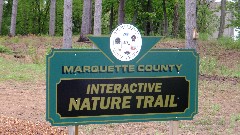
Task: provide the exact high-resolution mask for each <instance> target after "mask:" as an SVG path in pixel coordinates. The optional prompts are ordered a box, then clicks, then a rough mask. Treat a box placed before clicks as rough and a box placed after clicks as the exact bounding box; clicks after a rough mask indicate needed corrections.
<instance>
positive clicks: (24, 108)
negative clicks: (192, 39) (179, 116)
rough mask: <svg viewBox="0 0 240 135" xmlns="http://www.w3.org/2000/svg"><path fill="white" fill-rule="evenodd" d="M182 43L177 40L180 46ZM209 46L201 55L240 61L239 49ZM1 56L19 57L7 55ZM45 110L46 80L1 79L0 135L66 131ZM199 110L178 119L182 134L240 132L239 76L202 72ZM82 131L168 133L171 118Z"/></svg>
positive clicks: (99, 134) (202, 48) (83, 134)
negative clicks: (48, 119)
mask: <svg viewBox="0 0 240 135" xmlns="http://www.w3.org/2000/svg"><path fill="white" fill-rule="evenodd" d="M166 44H168V43H165V44H163V45H166ZM181 46H182V44H178V47H181ZM206 49H208V50H211V48H210V49H209V47H207V46H205V45H204V44H201V45H200V46H199V48H198V50H199V52H200V56H201V57H203V56H208V55H211V56H212V55H216V57H217V58H219V61H221V62H224V63H226V64H228V63H233V62H234V63H235V64H234V65H240V52H239V51H236V50H235V51H231V50H220V51H218V53H217V54H215V53H216V52H213V51H206ZM208 53H210V54H208ZM219 53H220V54H219ZM1 57H5V58H7V59H13V60H14V59H17V58H14V57H12V56H6V55H5V56H3V55H2V56H1ZM229 60H231V62H230V61H229ZM236 63H237V64H236ZM234 65H233V64H232V65H231V66H234ZM45 111H46V86H45V81H44V80H40V81H37V82H34V83H32V82H19V81H2V82H1V81H0V135H20V134H22V135H32V134H33V135H36V134H38V135H50V134H53V135H60V134H67V132H68V130H67V127H52V126H51V125H50V123H49V122H47V121H46V120H45V117H46V116H45ZM198 111H199V113H198V114H197V115H196V116H195V117H194V119H193V120H192V121H180V122H179V129H178V130H179V134H182V135H187V134H188V135H192V134H193V135H208V134H212V135H227V134H229V135H240V78H238V77H222V76H221V75H206V74H200V75H199V109H198ZM79 134H80V135H86V134H88V135H92V134H95V135H105V134H119V135H120V134H131V135H132V134H134V135H142V134H143V135H147V134H150V135H161V134H169V122H166V121H165V122H145V123H123V124H107V125H85V126H79Z"/></svg>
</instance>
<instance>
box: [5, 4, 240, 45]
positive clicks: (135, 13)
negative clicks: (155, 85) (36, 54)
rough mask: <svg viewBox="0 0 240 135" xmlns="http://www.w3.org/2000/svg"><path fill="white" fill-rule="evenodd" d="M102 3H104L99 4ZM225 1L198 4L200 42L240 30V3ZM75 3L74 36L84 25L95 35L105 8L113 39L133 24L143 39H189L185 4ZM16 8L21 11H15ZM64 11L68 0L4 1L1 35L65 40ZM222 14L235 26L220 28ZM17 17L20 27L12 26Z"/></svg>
mask: <svg viewBox="0 0 240 135" xmlns="http://www.w3.org/2000/svg"><path fill="white" fill-rule="evenodd" d="M99 1H100V2H101V3H97V2H99ZM223 1H225V3H224V2H222V4H221V6H219V7H217V8H212V7H213V5H214V2H215V1H214V0H197V30H198V32H199V33H200V38H207V39H208V38H209V37H211V35H212V34H213V32H215V31H216V30H219V31H221V30H220V28H221V29H224V28H226V27H234V28H237V29H239V28H240V0H232V1H227V2H226V0H223ZM72 2H73V10H72V11H73V14H72V31H73V35H78V34H80V33H81V32H82V31H83V30H82V29H81V27H86V26H84V25H90V26H89V29H88V30H87V32H86V31H85V33H84V34H92V33H93V24H94V12H95V11H94V5H97V4H101V6H102V12H101V15H100V17H101V24H100V25H101V34H103V35H109V34H110V33H111V31H112V29H113V28H115V27H116V26H117V25H119V24H121V23H130V24H133V25H135V26H136V27H137V28H138V29H139V31H140V32H141V34H142V35H147V36H157V35H163V36H167V37H174V38H184V37H185V1H184V0H172V1H166V0H162V1H159V0H72ZM53 4H54V5H55V6H53ZM14 6H15V9H17V11H13V9H14ZM86 6H88V8H87V7H86ZM1 7H2V8H3V10H1ZM63 10H64V0H57V1H56V0H37V1H36V0H0V23H1V27H0V32H1V35H12V36H15V35H29V34H34V35H49V34H50V35H55V36H62V35H63ZM84 10H85V11H84ZM220 10H221V14H222V15H221V16H225V15H226V13H227V12H231V13H232V15H233V16H234V17H233V20H230V22H231V24H228V25H223V27H219V26H221V22H222V21H221V20H222V19H225V18H224V17H220V18H219V17H217V16H216V14H215V13H216V12H218V11H220ZM222 10H224V12H222ZM51 13H52V14H51ZM83 13H84V14H83ZM14 14H16V19H15V20H16V25H15V26H12V25H14V23H13V22H12V21H13V20H14V19H13V17H14ZM50 15H52V16H53V15H54V19H50V18H51V17H52V16H51V17H50ZM1 16H2V17H1ZM83 16H85V18H84V17H83ZM86 16H88V17H87V18H89V20H90V21H89V23H86V21H87V20H86ZM11 18H12V19H11ZM51 21H54V26H51V25H50V24H51ZM11 27H15V29H16V30H15V31H14V33H11V32H10V28H11ZM51 27H54V28H51ZM50 29H54V33H50V32H49V31H50ZM220 37H222V35H220V36H219V38H220ZM79 41H80V39H79Z"/></svg>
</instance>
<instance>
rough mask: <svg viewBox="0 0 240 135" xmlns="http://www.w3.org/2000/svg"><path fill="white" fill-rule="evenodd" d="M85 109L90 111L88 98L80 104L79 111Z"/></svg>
mask: <svg viewBox="0 0 240 135" xmlns="http://www.w3.org/2000/svg"><path fill="white" fill-rule="evenodd" d="M85 108H86V109H87V110H91V106H90V101H89V98H85V99H84V100H83V103H82V106H81V108H80V110H83V109H85Z"/></svg>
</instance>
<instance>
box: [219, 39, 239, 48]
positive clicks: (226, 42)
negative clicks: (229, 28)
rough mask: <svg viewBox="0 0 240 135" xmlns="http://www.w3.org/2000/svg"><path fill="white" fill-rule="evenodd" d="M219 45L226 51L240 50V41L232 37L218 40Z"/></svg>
mask: <svg viewBox="0 0 240 135" xmlns="http://www.w3.org/2000/svg"><path fill="white" fill-rule="evenodd" d="M217 44H218V45H220V46H223V47H224V48H226V49H240V39H238V40H234V39H232V38H230V37H221V38H219V39H218V40H217Z"/></svg>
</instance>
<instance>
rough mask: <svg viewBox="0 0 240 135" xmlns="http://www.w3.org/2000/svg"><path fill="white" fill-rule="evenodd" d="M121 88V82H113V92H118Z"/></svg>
mask: <svg viewBox="0 0 240 135" xmlns="http://www.w3.org/2000/svg"><path fill="white" fill-rule="evenodd" d="M121 88H122V84H114V90H113V93H120V91H121Z"/></svg>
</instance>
